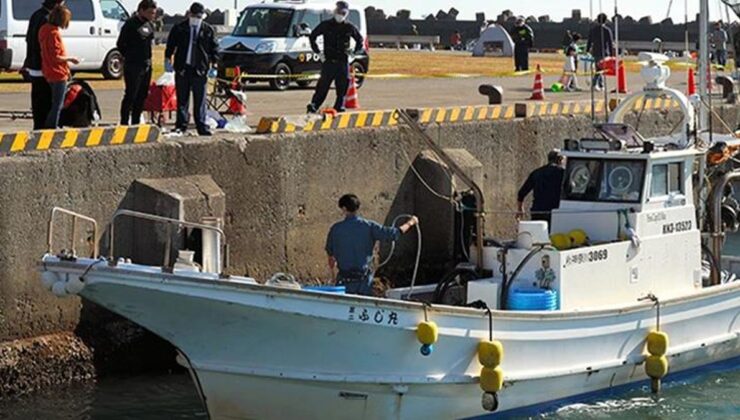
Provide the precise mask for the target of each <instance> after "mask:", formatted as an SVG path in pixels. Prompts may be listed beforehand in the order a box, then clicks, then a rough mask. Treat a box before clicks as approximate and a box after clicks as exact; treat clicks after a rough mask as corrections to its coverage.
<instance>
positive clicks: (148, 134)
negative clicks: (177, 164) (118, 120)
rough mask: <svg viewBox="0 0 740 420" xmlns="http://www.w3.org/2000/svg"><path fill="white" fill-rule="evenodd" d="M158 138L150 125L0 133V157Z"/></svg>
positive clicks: (157, 128)
mask: <svg viewBox="0 0 740 420" xmlns="http://www.w3.org/2000/svg"><path fill="white" fill-rule="evenodd" d="M159 137H160V131H159V127H157V126H154V125H138V126H130V127H125V126H119V127H96V128H81V129H74V128H69V129H59V130H42V131H20V132H17V133H0V156H6V155H10V154H14V153H21V152H30V151H45V150H61V149H72V148H92V147H99V146H121V145H132V144H144V143H153V142H157V141H159Z"/></svg>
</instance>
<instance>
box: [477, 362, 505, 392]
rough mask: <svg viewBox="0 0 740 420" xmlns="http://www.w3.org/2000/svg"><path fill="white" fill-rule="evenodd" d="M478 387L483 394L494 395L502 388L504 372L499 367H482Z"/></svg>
mask: <svg viewBox="0 0 740 420" xmlns="http://www.w3.org/2000/svg"><path fill="white" fill-rule="evenodd" d="M480 387H481V389H482V390H483V392H489V393H492V394H495V393H497V392H499V391H501V390H502V389H503V388H504V371H503V370H501V368H500V367H496V368H489V367H484V368H483V370H481V372H480Z"/></svg>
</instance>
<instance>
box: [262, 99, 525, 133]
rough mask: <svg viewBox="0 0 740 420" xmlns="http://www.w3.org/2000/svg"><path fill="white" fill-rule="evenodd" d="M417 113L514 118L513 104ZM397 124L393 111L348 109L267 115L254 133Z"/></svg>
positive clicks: (440, 117) (437, 117)
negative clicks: (343, 110)
mask: <svg viewBox="0 0 740 420" xmlns="http://www.w3.org/2000/svg"><path fill="white" fill-rule="evenodd" d="M418 113H419V118H420V122H421V123H422V124H431V123H439V124H442V123H458V122H472V121H492V120H503V119H513V118H516V112H515V106H514V105H492V106H463V107H451V108H421V109H418ZM396 125H398V116H397V115H396V110H386V111H360V112H347V113H342V114H339V115H337V116H331V115H325V116H317V115H306V116H298V117H266V118H262V120H260V122H259V124H258V126H257V134H283V133H296V132H304V133H308V132H316V131H328V130H345V129H351V128H380V127H393V126H396Z"/></svg>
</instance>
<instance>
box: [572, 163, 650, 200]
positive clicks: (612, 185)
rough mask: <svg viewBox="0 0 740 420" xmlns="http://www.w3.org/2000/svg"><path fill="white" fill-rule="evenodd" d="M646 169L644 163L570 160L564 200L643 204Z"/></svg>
mask: <svg viewBox="0 0 740 420" xmlns="http://www.w3.org/2000/svg"><path fill="white" fill-rule="evenodd" d="M645 166H646V162H645V161H643V160H622V159H585V158H569V159H568V167H567V170H566V173H565V185H564V188H563V197H562V199H563V200H568V201H591V202H607V203H640V202H641V201H642V192H643V184H644V181H645Z"/></svg>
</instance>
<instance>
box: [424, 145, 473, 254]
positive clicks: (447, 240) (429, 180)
mask: <svg viewBox="0 0 740 420" xmlns="http://www.w3.org/2000/svg"><path fill="white" fill-rule="evenodd" d="M445 152H446V153H447V154H448V155H449V156H450V158H452V160H453V161H454V162H455V163H456V164H457V165H458V166H459V167H460V168H461V169H462V170H464V171H465V173H466V174H467V175H468V176H470V177H471V178H472V179H473V180H474V181H475V182H476V183H477V184H478V185H480V186H482V185H483V175H484V171H483V164H482V163H481V162H480V161H479V160H478V159H476V158H475V157H474V156H473V155H472V154H470V152H468V151H467V150H465V149H445ZM414 167H415V168H416V171H417V172H418V173H419V175H420V176H421V178H422V179H423V180H424V182H422V181H421V180H419V179H418V178H417V177H416V175H415V174H414V178H413V188H414V202H413V208H414V213H415V214H416V215H417V216H419V220H420V222H421V223H420V224H421V228H422V233H423V249H422V258H423V260H424V261H427V262H432V261H437V262H443V263H446V264H449V263H451V262H452V261H453V259H454V257H455V256H454V251H455V244H456V243H458V244H459V242H460V240H461V239H460V227H459V225H456V216H458V213H457V209H456V208H455V206H454V205H453V203H451V202H450V201H449V200H445V199H443V198H442V197H440V195H441V196H446V197H453V196H454V195H455V193H456V192H463V191H467V190H468V188H467V187H466V186H465V185H464V184H462V183H461V182H460V180H459V179H458V177H457V176H453V175H452V173H451V172H450V169H449V167H448V166H447V165H445V164H444V163H443V162H442V160H441V159H440V158H439V157H438V156H437V155H436V154H435V153H434V152H432V151H430V150H425V151H423V152H421V153H420V154H419V155H418V156H417V157H416V159H415V161H414ZM425 184H426V185H425ZM431 190H433V191H434V192H432V191H431Z"/></svg>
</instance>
